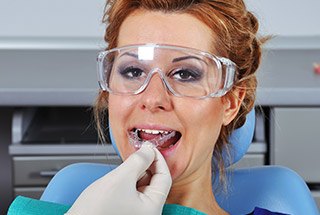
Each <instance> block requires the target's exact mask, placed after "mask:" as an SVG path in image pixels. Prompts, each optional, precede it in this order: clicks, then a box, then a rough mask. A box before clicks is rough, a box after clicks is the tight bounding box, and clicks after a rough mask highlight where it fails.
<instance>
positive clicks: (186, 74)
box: [172, 69, 202, 82]
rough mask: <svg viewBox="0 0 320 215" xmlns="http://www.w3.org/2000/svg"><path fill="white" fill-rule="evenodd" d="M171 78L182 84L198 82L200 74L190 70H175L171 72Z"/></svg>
mask: <svg viewBox="0 0 320 215" xmlns="http://www.w3.org/2000/svg"><path fill="white" fill-rule="evenodd" d="M172 77H173V78H174V79H175V80H179V81H182V82H191V81H198V80H200V79H201V78H202V73H201V72H198V71H195V70H192V69H177V70H174V71H173V72H172Z"/></svg>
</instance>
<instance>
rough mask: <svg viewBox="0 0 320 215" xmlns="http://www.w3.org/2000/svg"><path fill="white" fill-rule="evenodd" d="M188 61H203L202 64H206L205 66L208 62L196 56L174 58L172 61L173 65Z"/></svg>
mask: <svg viewBox="0 0 320 215" xmlns="http://www.w3.org/2000/svg"><path fill="white" fill-rule="evenodd" d="M188 59H196V60H201V61H202V62H204V63H205V64H207V62H205V61H204V60H203V59H201V58H199V57H196V56H192V55H188V56H183V57H178V58H174V59H173V60H172V63H176V62H178V61H183V60H188Z"/></svg>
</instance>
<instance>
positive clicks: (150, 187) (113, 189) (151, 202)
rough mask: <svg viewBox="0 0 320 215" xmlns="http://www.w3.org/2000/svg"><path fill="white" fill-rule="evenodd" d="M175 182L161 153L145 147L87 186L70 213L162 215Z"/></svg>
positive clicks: (85, 214) (69, 214)
mask: <svg viewBox="0 0 320 215" xmlns="http://www.w3.org/2000/svg"><path fill="white" fill-rule="evenodd" d="M146 170H148V171H147V173H148V172H149V175H148V174H146ZM141 178H142V179H141ZM138 181H139V183H138ZM171 183H172V179H171V175H170V172H169V169H168V166H167V164H166V161H165V160H164V158H163V156H162V155H161V153H160V152H159V151H158V150H157V149H156V148H153V147H151V146H142V147H141V148H140V149H139V150H138V151H137V152H135V153H133V154H132V155H130V156H129V157H128V158H127V159H126V160H125V161H124V162H123V163H122V164H121V165H120V166H119V167H117V168H116V169H114V170H113V171H111V172H110V173H108V174H106V175H105V176H103V177H101V178H100V179H98V180H97V181H95V182H94V183H92V184H91V185H90V186H89V187H87V188H86V189H85V190H84V191H83V192H82V193H81V195H80V196H79V197H78V199H77V200H76V201H75V202H74V204H73V205H72V207H71V208H70V209H69V211H68V212H67V214H68V215H87V214H91V215H100V214H101V215H102V214H103V215H105V214H121V215H122V214H142V215H143V214H148V215H149V214H151V215H153V214H161V213H162V208H163V205H164V203H165V201H166V198H167V195H168V193H169V190H170V187H171Z"/></svg>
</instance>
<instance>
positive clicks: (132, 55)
mask: <svg viewBox="0 0 320 215" xmlns="http://www.w3.org/2000/svg"><path fill="white" fill-rule="evenodd" d="M124 55H129V56H130V57H134V58H137V59H138V55H137V54H134V53H131V52H125V53H123V54H122V55H120V57H122V56H124Z"/></svg>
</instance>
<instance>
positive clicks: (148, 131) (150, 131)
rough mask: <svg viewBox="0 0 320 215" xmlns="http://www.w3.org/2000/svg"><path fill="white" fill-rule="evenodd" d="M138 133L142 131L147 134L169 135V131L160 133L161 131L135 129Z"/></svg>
mask: <svg viewBox="0 0 320 215" xmlns="http://www.w3.org/2000/svg"><path fill="white" fill-rule="evenodd" d="M137 130H138V131H143V132H145V133H147V134H165V135H167V134H169V133H170V132H169V131H162V130H151V129H139V128H138V129H137Z"/></svg>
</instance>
